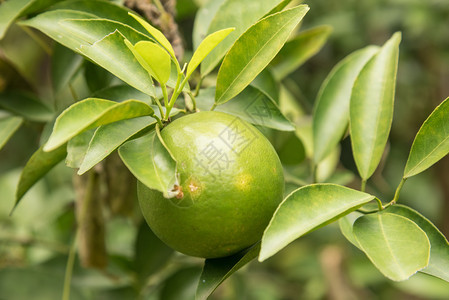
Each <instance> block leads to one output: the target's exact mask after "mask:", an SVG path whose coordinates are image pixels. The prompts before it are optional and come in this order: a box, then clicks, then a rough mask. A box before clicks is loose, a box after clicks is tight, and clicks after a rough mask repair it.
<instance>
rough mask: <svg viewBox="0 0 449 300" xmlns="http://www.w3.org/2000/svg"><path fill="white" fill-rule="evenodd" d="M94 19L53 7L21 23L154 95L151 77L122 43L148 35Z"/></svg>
mask: <svg viewBox="0 0 449 300" xmlns="http://www.w3.org/2000/svg"><path fill="white" fill-rule="evenodd" d="M95 18H96V16H95V15H91V14H88V13H83V12H76V11H70V10H55V11H49V12H46V13H43V14H40V15H38V16H37V17H35V18H32V19H30V20H27V21H24V22H21V24H23V25H26V26H31V27H33V28H36V29H38V30H40V31H42V32H43V33H45V34H46V35H48V36H49V37H51V38H52V39H54V40H55V41H57V42H58V43H61V44H62V45H64V46H66V47H68V48H70V49H72V50H73V51H76V52H78V53H80V54H83V55H84V56H86V57H87V58H89V59H90V60H92V61H93V62H95V63H96V64H98V65H100V66H101V67H103V68H105V69H106V70H108V71H109V72H111V73H112V74H114V75H115V76H117V77H118V78H120V79H122V80H123V81H125V82H126V83H128V84H129V85H131V86H133V87H135V88H136V89H138V90H140V91H142V92H144V93H146V94H148V95H151V96H154V87H153V85H152V84H151V77H150V76H149V74H148V73H147V72H146V71H145V69H144V68H142V66H141V65H140V64H139V63H138V61H137V60H136V58H135V57H134V55H133V54H132V53H131V51H130V50H129V49H128V47H127V46H126V45H125V43H124V39H125V38H126V39H128V40H129V41H131V42H132V43H137V42H139V41H141V40H150V38H149V37H147V36H145V35H144V34H141V33H139V32H138V31H136V30H134V29H132V28H131V27H129V26H127V25H124V24H122V23H119V22H115V21H110V20H104V19H95ZM55 24H58V26H55Z"/></svg>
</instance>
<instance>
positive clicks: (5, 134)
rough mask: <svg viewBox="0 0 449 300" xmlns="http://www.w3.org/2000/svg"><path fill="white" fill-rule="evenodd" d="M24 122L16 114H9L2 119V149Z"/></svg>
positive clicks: (0, 131)
mask: <svg viewBox="0 0 449 300" xmlns="http://www.w3.org/2000/svg"><path fill="white" fill-rule="evenodd" d="M22 123H23V119H22V118H21V117H16V116H7V117H4V118H2V119H0V149H2V148H3V146H4V145H5V144H6V142H8V140H9V139H10V138H11V137H12V135H13V134H14V132H16V131H17V129H19V127H20V125H22Z"/></svg>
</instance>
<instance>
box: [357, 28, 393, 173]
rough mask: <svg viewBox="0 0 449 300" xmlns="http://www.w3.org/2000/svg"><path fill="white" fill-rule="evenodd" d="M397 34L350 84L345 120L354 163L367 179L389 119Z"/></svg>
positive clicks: (376, 161) (381, 149)
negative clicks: (347, 112)
mask: <svg viewBox="0 0 449 300" xmlns="http://www.w3.org/2000/svg"><path fill="white" fill-rule="evenodd" d="M400 41H401V34H400V33H395V34H394V35H393V36H392V37H391V39H390V40H388V41H387V42H386V43H385V45H384V46H382V48H381V49H380V50H379V52H378V53H377V54H376V55H375V56H374V57H373V58H372V59H371V60H370V61H369V62H368V63H367V64H366V65H365V67H364V68H363V69H362V71H361V72H360V74H359V76H358V77H357V80H356V81H355V83H354V87H353V90H352V95H351V101H350V109H349V116H350V117H349V118H350V133H351V142H352V149H353V153H354V160H355V163H356V165H357V169H358V171H359V174H360V176H361V177H362V179H363V180H367V179H368V178H369V177H370V176H371V175H372V174H373V173H374V171H375V170H376V168H377V166H378V164H379V162H380V159H381V158H382V154H383V152H384V148H385V145H386V143H387V140H388V135H389V132H390V128H391V122H392V119H393V103H394V92H395V86H396V73H397V65H398V53H399V42H400Z"/></svg>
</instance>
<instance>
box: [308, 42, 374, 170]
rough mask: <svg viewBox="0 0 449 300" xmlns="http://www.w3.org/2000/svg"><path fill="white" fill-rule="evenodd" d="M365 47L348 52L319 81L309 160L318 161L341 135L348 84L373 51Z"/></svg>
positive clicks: (346, 115) (345, 119)
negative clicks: (312, 148)
mask: <svg viewBox="0 0 449 300" xmlns="http://www.w3.org/2000/svg"><path fill="white" fill-rule="evenodd" d="M378 49H379V48H378V47H375V46H369V47H366V48H363V49H360V50H358V51H355V52H354V53H352V54H350V55H348V56H347V57H346V58H345V59H343V60H342V61H341V62H340V63H338V64H337V65H336V66H335V67H334V68H333V69H332V71H331V72H330V73H329V75H328V76H327V78H326V79H325V81H324V82H323V84H322V86H321V88H320V91H319V93H318V97H317V100H316V106H315V110H314V115H313V144H314V146H313V147H314V149H315V152H314V153H313V160H314V162H315V163H318V162H320V161H321V160H322V159H323V158H324V157H325V156H327V155H328V154H329V153H330V152H331V151H332V149H334V148H335V147H336V146H337V144H338V142H339V141H340V140H341V139H342V137H343V136H344V134H345V132H346V130H347V128H348V124H349V102H350V99H351V92H352V87H353V86H354V82H355V80H356V78H357V76H358V74H359V73H360V70H362V68H363V66H365V64H366V63H367V62H368V61H369V60H370V59H371V58H372V57H373V55H374V54H376V53H377V51H378Z"/></svg>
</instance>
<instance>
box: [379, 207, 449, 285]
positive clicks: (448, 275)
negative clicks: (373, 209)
mask: <svg viewBox="0 0 449 300" xmlns="http://www.w3.org/2000/svg"><path fill="white" fill-rule="evenodd" d="M387 211H388V212H389V213H393V214H396V215H400V216H403V217H406V218H407V219H409V220H412V221H413V222H415V223H416V225H418V226H419V227H420V228H421V229H422V230H424V232H425V233H426V235H427V237H428V239H429V241H430V260H429V265H428V267H427V268H425V269H423V270H421V272H423V273H426V274H429V275H433V276H436V277H439V278H441V279H443V280H446V281H448V282H449V243H448V241H447V239H446V237H445V236H444V235H443V234H442V233H441V232H440V231H439V230H438V228H436V227H435V225H433V224H432V223H431V222H430V221H429V220H428V219H426V218H425V217H424V216H422V215H421V214H420V213H418V212H417V211H416V210H413V209H411V208H410V207H407V206H404V205H399V204H396V205H392V206H390V207H389V208H388V210H387Z"/></svg>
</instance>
